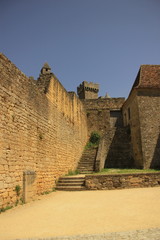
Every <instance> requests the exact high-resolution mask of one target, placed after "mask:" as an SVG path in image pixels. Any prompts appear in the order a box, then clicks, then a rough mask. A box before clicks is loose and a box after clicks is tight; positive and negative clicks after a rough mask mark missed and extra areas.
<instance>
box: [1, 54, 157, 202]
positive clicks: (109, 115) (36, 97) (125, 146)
mask: <svg viewBox="0 0 160 240" xmlns="http://www.w3.org/2000/svg"><path fill="white" fill-rule="evenodd" d="M98 91H99V85H98V84H94V83H88V82H85V81H84V82H82V84H80V85H79V87H78V88H77V94H78V97H77V95H76V94H75V93H74V92H67V91H66V90H65V89H64V87H63V86H62V84H61V83H60V82H59V80H58V79H57V78H56V76H55V75H54V74H53V73H52V72H51V69H50V67H49V65H48V64H47V63H46V64H44V66H43V68H42V69H41V73H40V75H39V78H38V79H37V80H36V81H35V80H34V79H32V78H28V77H27V76H25V75H24V74H23V73H22V72H21V71H20V70H19V69H18V68H17V67H16V66H15V65H14V64H13V63H12V62H11V61H10V60H8V59H7V58H6V57H5V56H4V55H3V54H0V112H1V119H0V128H1V132H0V143H1V144H0V207H1V206H6V205H7V203H15V202H16V200H17V196H16V193H15V186H17V185H18V186H20V187H21V189H24V190H23V191H24V192H25V193H24V194H28V195H29V194H30V184H31V183H34V184H31V185H32V192H33V191H34V193H35V194H40V193H42V192H44V191H48V190H51V189H52V188H53V187H54V186H55V184H56V181H57V179H58V178H59V177H60V176H62V175H64V174H66V173H67V172H68V171H69V170H75V169H77V167H78V163H79V161H80V159H81V156H82V153H83V151H84V146H85V145H86V143H87V141H88V137H89V136H90V134H91V133H92V132H93V131H96V132H99V134H100V135H101V140H100V143H99V147H98V150H97V152H96V156H95V159H94V169H93V170H94V171H99V170H101V169H102V168H104V167H106V168H160V65H142V66H141V67H140V70H139V72H138V74H137V77H136V80H135V82H134V84H133V87H132V89H131V91H130V94H129V97H128V98H127V100H125V99H124V98H110V97H109V96H106V97H104V98H98ZM26 189H27V190H26Z"/></svg>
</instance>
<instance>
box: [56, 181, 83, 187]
mask: <svg viewBox="0 0 160 240" xmlns="http://www.w3.org/2000/svg"><path fill="white" fill-rule="evenodd" d="M83 185H84V182H82V183H75V182H70V183H64V182H63V183H62V182H58V184H57V187H60V186H80V187H81V186H83Z"/></svg>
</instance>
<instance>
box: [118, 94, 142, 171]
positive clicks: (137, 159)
mask: <svg viewBox="0 0 160 240" xmlns="http://www.w3.org/2000/svg"><path fill="white" fill-rule="evenodd" d="M122 111H123V119H124V125H125V126H126V127H128V134H129V136H130V142H131V155H132V157H133V159H134V166H135V167H136V168H143V165H144V164H143V153H142V142H141V126H140V117H139V113H140V111H139V106H138V98H137V93H136V91H132V93H131V95H130V96H129V98H128V99H127V100H126V102H125V104H124V105H123V108H122Z"/></svg>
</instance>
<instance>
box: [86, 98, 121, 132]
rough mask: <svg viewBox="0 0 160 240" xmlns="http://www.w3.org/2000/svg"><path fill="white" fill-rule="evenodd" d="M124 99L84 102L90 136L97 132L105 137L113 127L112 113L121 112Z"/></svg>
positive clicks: (100, 99) (88, 100) (87, 100)
mask: <svg viewBox="0 0 160 240" xmlns="http://www.w3.org/2000/svg"><path fill="white" fill-rule="evenodd" d="M124 101H125V99H124V98H98V99H86V100H82V102H83V104H84V106H85V109H86V112H87V123H88V131H89V134H90V133H91V132H93V131H97V132H99V133H101V135H103V134H104V133H105V132H106V131H107V130H108V129H110V127H111V126H112V123H113V121H112V118H111V115H110V114H111V111H120V109H121V107H122V105H123V103H124Z"/></svg>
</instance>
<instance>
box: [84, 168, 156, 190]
mask: <svg viewBox="0 0 160 240" xmlns="http://www.w3.org/2000/svg"><path fill="white" fill-rule="evenodd" d="M85 186H86V188H87V189H88V190H112V189H122V188H142V187H158V186H160V172H158V173H138V174H137V173H134V174H114V175H110V174H108V175H86V177H85Z"/></svg>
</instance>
